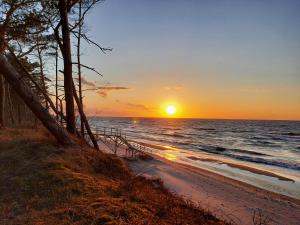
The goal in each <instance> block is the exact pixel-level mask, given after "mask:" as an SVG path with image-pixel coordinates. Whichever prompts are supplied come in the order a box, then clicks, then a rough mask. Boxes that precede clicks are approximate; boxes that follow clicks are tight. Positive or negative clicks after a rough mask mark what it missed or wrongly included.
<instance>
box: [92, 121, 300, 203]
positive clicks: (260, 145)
mask: <svg viewBox="0 0 300 225" xmlns="http://www.w3.org/2000/svg"><path fill="white" fill-rule="evenodd" d="M89 120H90V123H91V124H92V125H94V126H101V127H107V128H118V129H120V130H122V134H123V135H124V136H126V138H127V139H129V140H131V141H134V142H137V143H140V144H143V145H145V146H146V147H147V149H148V150H149V151H151V152H152V153H153V154H157V155H159V156H161V157H164V158H165V159H167V160H171V161H175V162H178V163H183V164H187V165H189V166H194V167H199V168H202V169H206V170H208V171H211V172H215V173H218V174H221V175H223V176H226V177H229V178H232V179H236V180H239V181H242V182H246V183H248V184H251V185H254V186H257V187H260V188H264V189H267V190H270V191H273V192H277V193H280V194H284V195H287V196H290V197H293V198H297V199H300V121H265V120H220V119H174V118H107V117H91V118H89Z"/></svg>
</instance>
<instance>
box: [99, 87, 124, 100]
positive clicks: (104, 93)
mask: <svg viewBox="0 0 300 225" xmlns="http://www.w3.org/2000/svg"><path fill="white" fill-rule="evenodd" d="M96 88H97V94H98V95H100V96H101V97H103V98H106V97H107V96H108V93H109V92H112V91H123V90H129V89H130V88H128V87H122V86H98V87H96Z"/></svg>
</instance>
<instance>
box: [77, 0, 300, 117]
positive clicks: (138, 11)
mask: <svg viewBox="0 0 300 225" xmlns="http://www.w3.org/2000/svg"><path fill="white" fill-rule="evenodd" d="M86 31H87V33H88V36H89V37H91V38H92V39H93V40H94V41H96V42H97V43H99V44H101V45H102V46H103V47H111V48H113V51H112V52H108V53H107V54H102V53H101V52H100V51H98V50H97V48H95V46H92V45H88V44H84V47H83V57H82V61H83V63H85V64H88V65H89V66H92V67H94V68H96V69H97V70H98V71H100V72H101V73H102V74H103V77H101V76H99V75H97V74H95V73H93V72H92V71H88V70H84V74H83V76H84V78H85V80H84V81H85V82H84V83H85V88H86V89H88V88H92V87H97V88H99V89H98V91H86V92H85V99H84V102H85V109H86V111H87V112H88V114H89V115H99V116H130V117H165V116H167V115H166V113H165V108H166V107H167V106H168V105H174V106H175V107H176V110H177V112H176V114H175V115H173V116H174V117H183V118H220V119H221V118H226V119H286V120H299V119H300V1H298V0H285V1H282V0H253V1H248V0H247V1H246V0H186V1H182V0H152V1H149V0H126V1H124V0H106V1H104V2H102V3H100V4H98V5H97V6H96V7H95V8H94V9H93V10H92V12H90V13H89V15H88V16H87V18H86Z"/></svg>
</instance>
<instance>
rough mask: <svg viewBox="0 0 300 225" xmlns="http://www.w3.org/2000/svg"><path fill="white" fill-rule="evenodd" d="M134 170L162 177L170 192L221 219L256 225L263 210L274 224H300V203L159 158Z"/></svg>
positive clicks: (131, 164)
mask: <svg viewBox="0 0 300 225" xmlns="http://www.w3.org/2000/svg"><path fill="white" fill-rule="evenodd" d="M130 167H131V168H132V169H133V171H135V172H136V173H139V174H143V175H145V176H154V177H159V178H161V179H162V180H163V181H164V183H165V185H166V186H167V187H168V188H169V189H170V190H172V191H175V192H177V193H178V194H180V195H183V196H185V197H187V198H189V199H191V200H192V201H194V202H199V203H200V204H201V206H202V207H203V208H207V209H209V210H211V211H212V212H213V213H214V214H215V215H216V216H217V217H219V218H223V219H227V220H229V219H233V220H234V221H235V222H237V224H243V225H244V224H245V225H250V224H251V225H252V224H253V222H252V217H253V216H252V215H253V210H255V209H258V208H259V209H262V211H263V214H264V215H266V216H268V217H269V218H271V219H272V221H273V222H272V223H271V224H278V225H300V200H296V199H292V198H290V197H286V196H283V195H280V194H276V193H273V192H269V191H266V190H263V189H260V188H256V187H254V186H251V185H248V184H245V183H243V182H240V181H235V180H233V179H230V178H226V177H224V176H221V175H218V174H215V173H212V172H209V171H206V170H203V169H198V168H194V167H190V166H186V165H183V164H179V163H174V162H171V161H167V160H165V159H162V158H160V157H157V156H155V159H154V160H151V161H135V162H131V163H130Z"/></svg>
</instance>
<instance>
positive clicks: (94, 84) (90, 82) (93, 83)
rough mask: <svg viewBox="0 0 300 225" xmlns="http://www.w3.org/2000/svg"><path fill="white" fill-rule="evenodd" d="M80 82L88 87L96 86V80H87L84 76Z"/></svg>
mask: <svg viewBox="0 0 300 225" xmlns="http://www.w3.org/2000/svg"><path fill="white" fill-rule="evenodd" d="M81 83H82V84H83V85H86V86H89V87H96V81H89V80H87V79H86V78H85V77H81Z"/></svg>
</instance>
